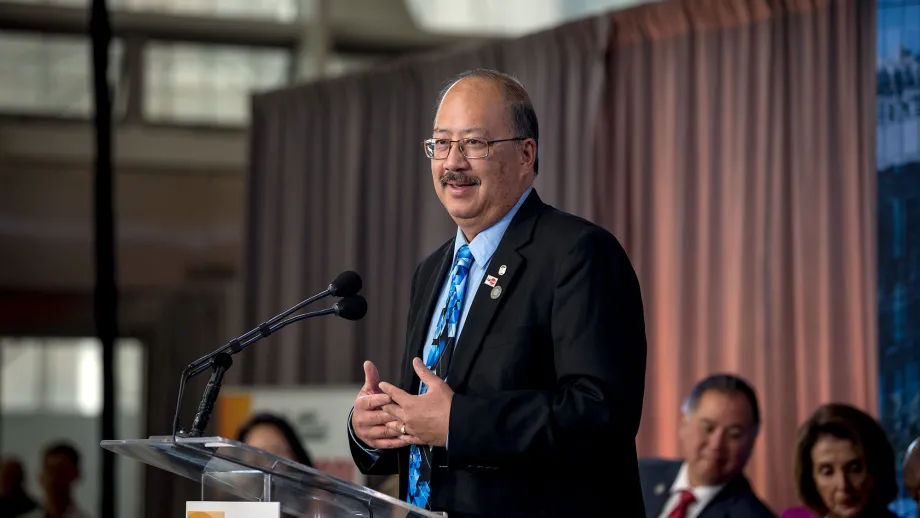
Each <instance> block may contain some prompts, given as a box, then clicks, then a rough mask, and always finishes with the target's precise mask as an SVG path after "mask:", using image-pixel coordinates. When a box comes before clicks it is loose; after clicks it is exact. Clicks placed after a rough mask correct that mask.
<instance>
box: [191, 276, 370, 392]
mask: <svg viewBox="0 0 920 518" xmlns="http://www.w3.org/2000/svg"><path fill="white" fill-rule="evenodd" d="M361 287H362V284H361V276H360V275H358V274H357V273H355V272H352V271H345V272H342V273H340V274H339V275H338V276H337V277H336V278H335V280H333V281H332V282H331V283H330V284H329V287H327V288H326V289H325V290H323V291H321V292H319V293H317V294H316V295H313V296H312V297H309V298H307V299H305V300H303V301H301V302H300V303H298V304H297V305H296V306H294V307H292V308H291V309H289V310H287V311H285V312H284V313H281V314H280V315H277V316H275V317H273V318H272V319H271V320H269V321H267V322H263V323H262V324H261V325H259V327H256V328H253V329H251V330H250V331H248V332H246V333H244V334H242V335H240V336H238V337H236V338H234V339H233V340H230V342H228V343H227V344H226V345H224V346H223V347H221V348H220V349H218V350H216V351H214V352H212V353H210V354H207V355H205V356H202V357H201V358H198V359H197V360H195V361H194V362H192V363H191V364H190V365H189V366H188V376H189V377H194V376H197V375H199V374H201V373H202V372H204V371H206V370H208V368H210V360H211V358H213V357H215V356H217V355H218V354H220V353H222V352H229V353H230V354H231V355H233V354H236V353H238V352H240V351H242V350H243V349H245V348H246V347H249V346H250V345H251V344H252V343H253V342H256V341H258V340H261V339H263V338H265V337H267V336H268V335H270V334H272V333H273V332H275V331H276V330H278V329H280V328H281V327H284V326H275V324H277V323H278V322H280V321H281V320H283V319H285V318H287V317H288V316H290V315H292V314H293V313H296V312H297V311H299V310H300V309H301V308H303V307H305V306H306V305H308V304H310V303H313V302H316V301H317V300H319V299H323V298H326V297H328V296H329V295H332V296H335V297H345V296H348V295H354V294H355V293H358V292H359V291H361ZM322 314H324V315H325V314H326V313H322Z"/></svg>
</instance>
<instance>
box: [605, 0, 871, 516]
mask: <svg viewBox="0 0 920 518" xmlns="http://www.w3.org/2000/svg"><path fill="white" fill-rule="evenodd" d="M778 5H781V4H780V3H778V2H758V1H744V2H736V1H731V2H728V1H722V2H714V1H710V2H703V1H699V2H689V1H688V2H683V3H681V4H658V5H653V6H649V7H645V8H642V9H636V10H632V11H629V12H625V13H622V14H620V15H617V16H615V17H614V24H613V25H614V28H613V29H612V31H611V48H612V51H611V54H610V56H609V58H610V59H609V62H608V68H607V79H606V81H605V92H604V108H603V110H602V113H601V122H600V126H599V127H598V132H597V135H598V145H597V146H596V149H597V150H598V168H597V170H598V171H599V174H598V175H596V176H595V177H594V179H595V182H596V183H595V185H596V187H595V189H594V192H595V196H596V201H595V206H596V207H597V208H598V209H599V210H597V211H596V212H595V213H594V214H593V217H594V219H595V221H597V222H599V223H601V224H603V225H605V226H606V227H607V228H609V229H610V230H611V231H612V232H613V233H614V234H615V235H617V236H618V237H619V238H620V239H621V240H623V243H624V246H625V247H626V250H628V251H629V254H630V257H631V258H632V260H633V262H634V264H635V266H636V268H637V270H638V274H639V278H640V280H641V283H642V288H643V297H644V302H645V309H646V315H647V318H648V320H647V331H648V339H649V344H650V347H649V362H648V371H647V384H646V387H647V392H646V396H647V397H646V404H645V408H644V412H643V416H642V428H641V430H640V433H639V447H640V450H641V451H642V452H643V453H645V454H652V453H653V454H656V455H667V456H676V455H678V451H677V443H676V439H675V434H674V430H675V429H676V427H677V426H678V423H679V418H680V414H679V411H678V408H679V406H680V403H681V400H682V398H683V397H684V395H685V394H686V393H687V391H688V390H689V388H690V387H691V386H692V385H693V383H694V382H695V381H697V380H698V379H700V378H702V377H704V376H706V375H707V374H710V373H712V372H714V371H730V372H736V373H740V374H741V375H743V376H744V377H746V378H747V379H749V380H750V381H751V382H752V383H753V384H754V386H755V388H756V389H757V391H758V394H759V396H760V401H761V405H762V412H763V419H764V424H765V426H764V428H763V432H762V434H761V436H760V437H759V439H758V441H759V444H758V445H757V447H756V450H755V453H754V456H753V459H752V461H751V463H750V465H749V469H748V474H749V476H750V477H751V480H752V483H753V484H754V486H755V488H756V490H757V491H758V493H760V494H761V495H763V496H764V497H766V498H767V499H768V501H769V503H770V504H771V505H773V507H774V510H775V511H777V512H781V511H782V510H783V508H784V507H786V506H788V505H791V504H793V503H795V500H796V498H795V491H794V488H793V485H792V483H791V481H790V479H791V477H792V444H793V440H794V437H795V432H796V428H797V426H798V425H799V423H801V422H802V421H804V419H805V418H806V417H807V415H808V414H809V413H810V412H811V411H813V410H814V409H815V407H817V406H818V405H819V404H821V403H824V402H827V401H831V400H836V401H848V402H851V403H854V404H856V405H858V406H860V407H862V408H866V409H868V410H869V411H871V412H872V413H873V414H874V413H875V412H876V408H877V403H876V400H877V395H876V394H877V383H878V381H877V362H876V355H877V329H876V311H877V310H876V296H875V285H876V278H875V276H876V263H875V252H876V244H875V231H876V228H875V197H876V194H875V174H876V173H875V145H874V135H875V133H874V132H875V115H874V114H875V75H874V66H875V65H874V63H875V9H876V8H875V4H874V2H863V1H858V0H841V1H826V2H788V3H787V5H788V8H787V10H784V11H783V10H778V8H777V6H778ZM602 201H603V203H601V202H602Z"/></svg>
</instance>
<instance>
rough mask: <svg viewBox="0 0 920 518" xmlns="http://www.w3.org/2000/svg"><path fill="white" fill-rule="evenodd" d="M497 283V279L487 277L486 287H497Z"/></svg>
mask: <svg viewBox="0 0 920 518" xmlns="http://www.w3.org/2000/svg"><path fill="white" fill-rule="evenodd" d="M496 282H498V278H497V277H492V276H491V275H487V276H486V282H485V285H486V286H495V283H496Z"/></svg>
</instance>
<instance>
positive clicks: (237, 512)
mask: <svg viewBox="0 0 920 518" xmlns="http://www.w3.org/2000/svg"><path fill="white" fill-rule="evenodd" d="M185 518H281V504H280V503H278V502H185Z"/></svg>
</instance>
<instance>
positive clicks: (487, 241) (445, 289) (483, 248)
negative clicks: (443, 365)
mask: <svg viewBox="0 0 920 518" xmlns="http://www.w3.org/2000/svg"><path fill="white" fill-rule="evenodd" d="M532 190H533V187H528V188H527V190H526V191H524V194H522V195H521V197H520V199H518V201H517V203H516V204H515V205H514V207H511V210H510V211H508V214H505V216H504V217H503V218H502V219H500V220H498V222H497V223H495V224H494V225H492V226H491V227H489V228H487V229H485V230H483V231H482V232H480V233H479V234H477V235H476V237H474V238H473V241H472V242H468V241H467V240H466V236H464V235H463V231H462V230H460V229H459V228H457V237H455V238H454V258H453V260H452V261H451V267H450V269H449V270H448V272H447V277H445V278H444V285H443V286H442V287H441V294H440V295H439V296H438V301H437V302H436V303H435V305H434V308H435V312H434V314H433V315H431V323H430V324H429V325H428V334H427V335H426V338H425V349H424V350H423V351H422V361H424V360H425V358H428V352H429V351H430V350H431V348H432V347H434V341H435V339H437V332H438V317H440V316H441V311H443V310H444V306H445V305H447V296H448V295H450V282H449V281H450V275H451V273H453V266H454V264H455V263H456V261H457V252H458V251H459V250H460V247H461V246H463V245H469V247H470V253H472V254H473V264H471V265H470V271H469V273H468V274H467V276H466V293H465V297H466V298H465V299H463V311H461V312H460V323H459V325H458V326H457V336H456V338H455V340H454V344H457V343H459V342H460V334H461V333H462V332H463V324H464V323H466V316H467V315H469V314H470V306H472V305H473V299H474V298H476V292H477V291H479V288H480V285H481V284H482V280H483V278H484V277H485V275H486V270H488V269H489V262H491V261H492V256H493V255H494V254H495V250H497V249H498V244H499V243H501V240H502V237H503V236H504V235H505V230H507V229H508V225H510V224H511V220H512V219H513V218H514V215H515V214H517V211H518V209H520V208H521V205H522V204H523V203H524V200H526V199H527V196H528V195H530V191H532ZM455 347H456V345H455ZM441 354H443V353H441Z"/></svg>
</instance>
